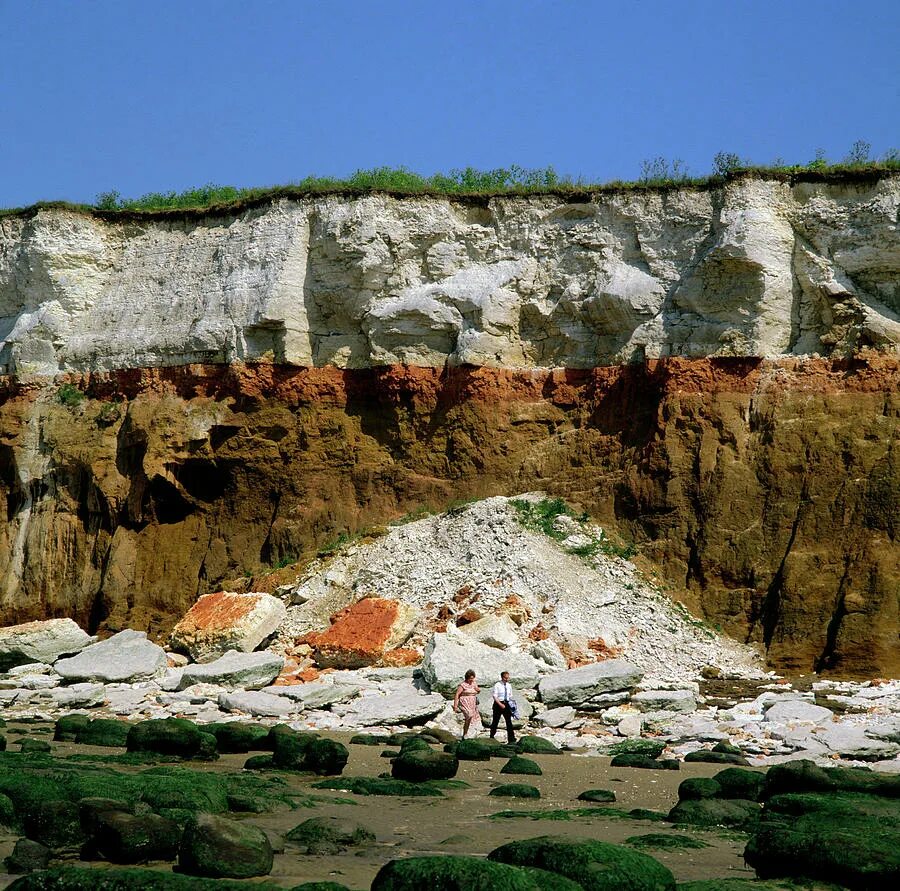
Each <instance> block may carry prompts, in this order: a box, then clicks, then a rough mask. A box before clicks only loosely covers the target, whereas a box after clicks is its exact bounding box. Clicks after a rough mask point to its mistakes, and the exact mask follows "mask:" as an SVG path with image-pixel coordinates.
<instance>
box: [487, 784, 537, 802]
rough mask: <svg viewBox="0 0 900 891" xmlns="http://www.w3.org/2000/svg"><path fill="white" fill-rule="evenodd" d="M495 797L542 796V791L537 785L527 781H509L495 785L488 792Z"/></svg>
mask: <svg viewBox="0 0 900 891" xmlns="http://www.w3.org/2000/svg"><path fill="white" fill-rule="evenodd" d="M488 795H491V796H493V797H494V798H540V797H541V793H540V790H538V789H537V788H536V787H535V786H529V785H527V784H526V783H507V784H506V785H504V786H495V787H494V788H493V789H491V791H490V792H488Z"/></svg>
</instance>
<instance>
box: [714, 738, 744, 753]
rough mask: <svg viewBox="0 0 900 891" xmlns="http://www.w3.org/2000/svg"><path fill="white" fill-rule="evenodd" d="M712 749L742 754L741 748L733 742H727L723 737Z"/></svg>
mask: <svg viewBox="0 0 900 891" xmlns="http://www.w3.org/2000/svg"><path fill="white" fill-rule="evenodd" d="M712 750H713V751H714V752H723V753H724V754H726V755H743V754H744V752H743V750H742V749H741V748H740V747H739V746H736V745H735V744H734V743H731V742H728V740H725V739H723V740H722V741H721V742H717V743H716V744H715V745H714V746H713V747H712Z"/></svg>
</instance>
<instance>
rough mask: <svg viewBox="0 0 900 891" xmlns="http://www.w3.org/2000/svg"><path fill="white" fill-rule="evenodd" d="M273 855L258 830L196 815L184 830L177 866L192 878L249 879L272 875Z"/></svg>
mask: <svg viewBox="0 0 900 891" xmlns="http://www.w3.org/2000/svg"><path fill="white" fill-rule="evenodd" d="M273 862H274V854H273V851H272V845H271V843H270V842H269V839H268V836H267V835H266V834H265V833H264V832H263V831H262V830H261V829H259V828H258V827H256V826H251V825H249V824H248V823H238V822H236V821H234V820H228V819H225V818H224V817H218V816H214V815H212V814H197V816H196V817H195V818H194V819H193V820H191V821H190V822H189V823H188V824H187V826H186V827H185V830H184V835H183V836H182V839H181V847H180V850H179V852H178V866H179V869H181V870H182V871H183V872H185V873H187V874H189V875H196V876H204V877H208V878H216V879H219V878H224V879H249V878H253V877H254V876H265V875H268V874H269V873H270V872H271V871H272V864H273Z"/></svg>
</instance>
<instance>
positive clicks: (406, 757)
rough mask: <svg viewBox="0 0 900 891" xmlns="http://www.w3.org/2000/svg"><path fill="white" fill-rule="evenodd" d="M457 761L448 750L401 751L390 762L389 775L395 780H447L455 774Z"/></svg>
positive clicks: (414, 781) (417, 781)
mask: <svg viewBox="0 0 900 891" xmlns="http://www.w3.org/2000/svg"><path fill="white" fill-rule="evenodd" d="M458 770H459V761H458V760H457V758H456V756H455V755H451V754H450V753H449V752H434V751H432V750H431V749H429V748H426V749H425V750H420V749H413V750H407V751H405V752H404V751H403V748H402V747H401V749H400V754H399V755H398V756H397V757H396V758H395V759H394V760H393V761H392V762H391V776H393V777H394V779H397V780H405V781H406V782H411V783H421V782H423V781H427V780H449V779H452V778H453V777H455V776H456V772H457V771H458Z"/></svg>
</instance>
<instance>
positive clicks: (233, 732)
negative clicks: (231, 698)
mask: <svg viewBox="0 0 900 891" xmlns="http://www.w3.org/2000/svg"><path fill="white" fill-rule="evenodd" d="M203 730H204V732H206V733H211V734H212V735H213V736H214V737H215V738H216V748H217V749H218V751H219V752H221V753H222V754H238V755H243V754H244V753H246V752H252V751H254V750H257V749H264V748H265V746H266V740H267V739H268V736H269V728H268V727H264V726H263V725H261V724H246V723H244V722H243V721H230V722H226V723H222V724H206V725H205V726H204V727H203Z"/></svg>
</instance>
